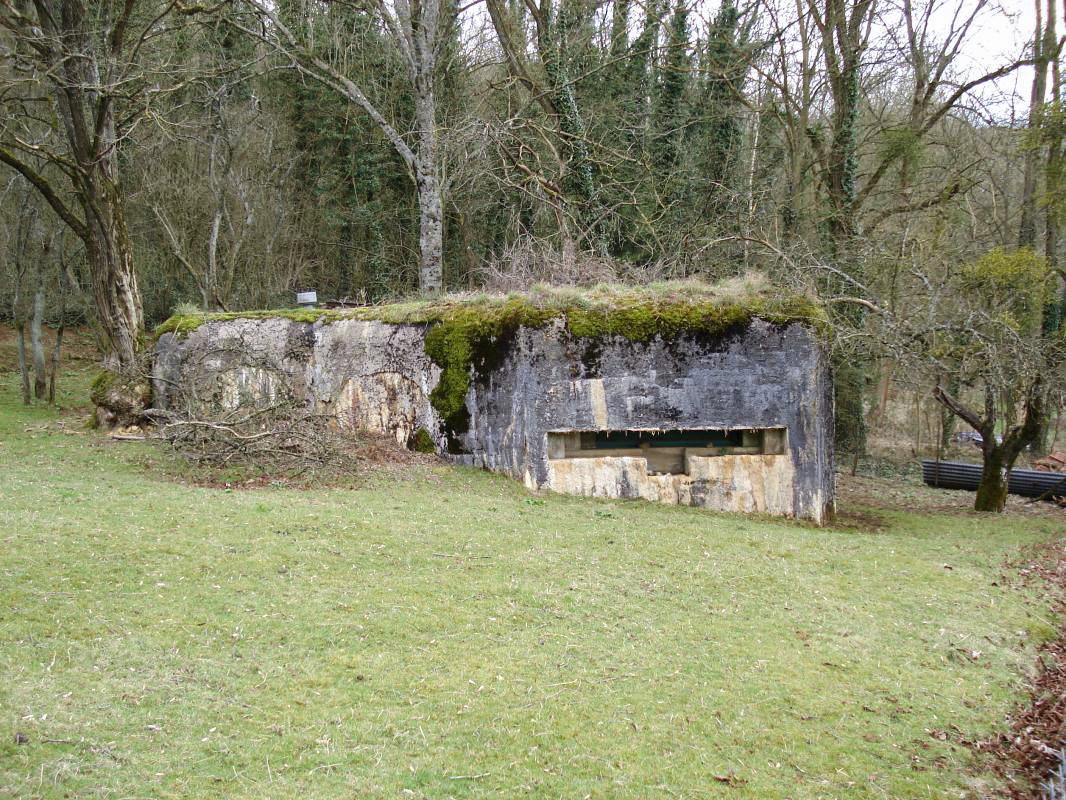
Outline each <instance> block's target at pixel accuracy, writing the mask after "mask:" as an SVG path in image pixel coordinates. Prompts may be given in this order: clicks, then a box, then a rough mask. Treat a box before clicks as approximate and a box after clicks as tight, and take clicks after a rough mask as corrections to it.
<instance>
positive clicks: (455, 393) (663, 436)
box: [153, 284, 834, 522]
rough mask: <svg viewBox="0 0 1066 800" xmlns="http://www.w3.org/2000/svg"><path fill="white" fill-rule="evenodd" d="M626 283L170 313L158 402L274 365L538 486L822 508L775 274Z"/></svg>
mask: <svg viewBox="0 0 1066 800" xmlns="http://www.w3.org/2000/svg"><path fill="white" fill-rule="evenodd" d="M686 286H689V287H690V286H691V284H687V285H686ZM641 291H644V290H626V292H627V294H625V295H623V296H622V297H621V298H620V299H619V298H618V297H612V298H610V299H609V300H610V301H609V302H603V303H602V307H601V308H592V309H591V310H590V308H589V304H588V303H585V302H582V303H581V304H577V305H575V304H574V303H572V302H571V301H570V300H568V299H565V298H564V300H562V301H560V300H559V299H558V298H554V299H553V298H549V299H547V300H545V299H543V298H529V297H524V298H522V297H520V298H517V299H516V298H515V297H514V296H509V297H507V298H502V299H498V300H491V299H490V300H485V299H471V300H465V301H462V302H455V301H442V302H438V303H437V304H434V303H424V304H405V305H404V306H391V307H390V306H382V307H377V308H367V309H354V310H346V311H344V312H332V311H317V312H316V311H308V310H300V311H299V312H273V313H272V312H253V313H251V314H249V315H247V316H242V315H240V314H229V315H200V316H198V317H196V318H192V319H178V320H172V321H171V322H169V323H167V325H166V326H164V328H163V329H162V330H161V332H160V334H159V336H158V340H157V345H156V354H155V355H156V358H155V380H154V384H153V386H154V391H155V404H156V405H157V406H158V407H160V408H177V407H180V406H181V405H182V402H183V399H182V398H183V392H184V391H186V390H190V389H195V395H196V397H197V398H199V399H200V400H202V401H205V402H217V403H222V404H229V405H232V404H233V403H248V402H254V400H255V398H253V397H250V396H248V393H249V392H251V393H253V394H254V392H255V391H256V387H257V386H259V385H260V384H262V383H263V382H262V381H251V382H244V383H242V385H241V391H240V392H235V391H234V389H233V386H231V385H230V384H232V383H233V380H232V376H233V375H235V374H243V372H245V371H247V370H248V369H252V370H253V371H254V370H260V369H263V368H264V367H263V365H269V371H271V372H272V373H276V374H281V373H284V374H285V377H286V383H287V384H288V385H291V386H293V387H296V391H297V394H298V397H297V402H299V403H305V404H307V405H308V407H311V408H314V409H315V410H316V411H317V412H320V413H322V414H324V415H327V416H328V417H329V418H330V419H333V420H335V424H337V425H341V426H348V427H352V428H359V429H363V430H370V431H374V432H379V433H384V434H387V435H390V436H393V437H394V438H395V439H396V440H397V441H398V442H401V443H402V442H411V441H416V440H417V441H418V442H419V443H420V447H421V446H422V445H427V446H432V448H433V449H435V450H436V451H437V452H438V453H439V454H441V455H442V456H443V457H445V458H448V459H449V460H451V461H453V462H455V463H459V464H465V465H470V466H476V467H482V468H485V469H489V470H492V471H495V472H501V473H504V474H507V475H511V476H513V477H515V478H517V479H519V480H521V481H523V482H524V483H525V485H526V486H528V487H529V488H531V489H534V490H551V491H557V492H564V493H571V494H581V495H588V496H593V497H609V498H642V499H645V500H650V501H654V502H662V503H678V504H683V505H692V506H698V507H703V508H708V509H717V510H726V511H740V512H761V513H768V514H776V515H784V516H792V517H800V518H806V519H811V520H814V521H816V522H821V521H822V520H823V519H824V518H825V516H826V514H827V513H828V512H830V511H831V510H832V507H833V496H834V492H833V452H832V438H831V437H832V429H833V416H832V414H833V407H832V388H831V380H830V374H829V367H828V359H827V356H826V352H825V347H824V345H823V343H822V338H821V335H820V332H819V319H820V317H819V310H818V309H817V308H816V307H813V306H812V304H810V302H809V301H806V300H805V299H803V300H802V301H798V300H796V299H795V298H782V297H781V296H779V295H777V294H776V293H775V292H773V290H772V289H765V290H763V289H758V290H756V291H755V292H754V293H753V294H749V295H748V296H745V297H743V298H741V299H737V298H726V299H723V298H721V297H719V296H717V295H714V294H713V290H710V289H709V290H708V295H709V296H699V295H697V296H695V297H693V296H692V294H693V293H692V291H691V289H687V290H686V292H685V294H683V295H681V296H680V297H677V296H675V295H673V294H672V295H670V296H669V297H668V298H667V299H664V298H663V297H662V296H661V295H660V294H655V293H654V292H660V293H661V291H662V290H661V289H658V290H647V291H645V292H644V294H643V295H642V294H641V293H640V292H641ZM205 354H210V355H209V357H205Z"/></svg>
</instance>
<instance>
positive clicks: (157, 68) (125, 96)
mask: <svg viewBox="0 0 1066 800" xmlns="http://www.w3.org/2000/svg"><path fill="white" fill-rule="evenodd" d="M171 8H172V3H171V2H170V1H169V0H123V2H115V0H103V2H101V3H91V4H90V3H88V2H85V0H33V2H29V3H17V2H15V1H14V0H0V28H2V29H3V30H4V31H5V32H6V36H5V37H4V38H3V39H0V57H2V59H3V61H4V62H5V66H4V72H3V73H2V75H0V83H2V85H3V89H4V92H3V95H2V100H0V102H2V104H3V114H4V121H3V122H2V123H0V163H4V164H6V165H7V166H9V167H11V168H12V169H14V170H16V171H17V172H19V173H20V174H21V175H22V176H23V177H24V178H25V179H26V180H27V181H28V182H29V183H30V184H31V185H32V186H33V187H34V188H35V189H36V190H37V191H38V192H39V193H40V194H41V196H42V197H43V198H44V199H45V201H47V203H48V205H49V206H50V207H51V208H52V210H53V211H54V212H55V213H56V214H57V215H58V216H59V218H60V219H61V220H62V221H63V222H64V223H65V224H66V225H67V226H69V228H70V229H71V230H72V231H73V232H74V233H75V234H76V235H77V237H78V238H79V239H80V240H81V241H82V244H83V246H84V249H85V255H86V259H87V261H88V264H89V275H90V281H91V292H92V296H93V300H94V306H95V310H96V315H97V317H98V320H99V323H100V325H101V327H102V329H103V331H104V333H105V335H106V338H107V342H108V346H109V350H110V352H109V353H108V356H107V362H108V364H109V366H110V367H111V368H113V369H115V370H118V371H126V370H132V369H133V368H134V365H135V363H136V360H137V355H138V351H139V350H140V337H141V332H142V330H143V327H144V314H143V311H142V307H141V295H140V291H139V289H138V285H137V275H136V272H135V270H134V260H133V248H132V246H131V243H130V237H129V232H128V230H127V225H126V208H125V197H124V195H123V189H122V176H121V174H120V169H119V163H120V162H119V151H120V149H121V147H122V146H123V144H124V142H125V141H126V140H127V139H128V137H129V135H130V133H131V131H132V130H133V129H134V128H135V127H136V126H137V125H138V124H139V123H140V122H141V121H142V120H143V119H144V118H145V117H146V116H147V115H149V114H150V113H151V111H150V109H151V103H150V100H151V98H152V97H153V96H154V95H155V94H157V93H158V92H159V91H160V90H161V89H160V86H161V84H162V83H163V82H165V81H168V80H170V79H171V76H170V74H169V73H170V69H169V66H170V65H169V64H168V63H167V62H166V58H165V57H163V56H162V55H161V54H160V53H158V52H155V53H153V54H152V55H153V61H154V63H153V64H152V67H151V69H149V70H146V69H143V68H142V66H141V65H142V62H143V61H145V60H147V55H148V53H147V52H146V51H148V50H151V49H153V48H154V45H155V43H156V40H157V39H158V38H159V37H160V36H161V35H162V34H163V32H164V28H163V21H164V19H165V18H166V17H167V14H168V12H169V11H170V9H171Z"/></svg>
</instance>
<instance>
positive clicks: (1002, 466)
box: [933, 377, 1045, 512]
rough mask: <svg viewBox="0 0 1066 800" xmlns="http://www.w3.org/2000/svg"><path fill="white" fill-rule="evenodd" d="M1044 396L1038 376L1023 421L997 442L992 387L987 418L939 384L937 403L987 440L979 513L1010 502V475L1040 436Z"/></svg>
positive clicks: (1000, 508) (988, 389) (935, 393)
mask: <svg viewBox="0 0 1066 800" xmlns="http://www.w3.org/2000/svg"><path fill="white" fill-rule="evenodd" d="M1044 395H1045V393H1044V386H1043V381H1042V379H1041V378H1039V377H1037V378H1035V379H1034V380H1033V382H1032V383H1031V384H1030V385H1029V387H1028V390H1027V391H1026V396H1025V410H1024V416H1023V419H1022V422H1021V423H1020V424H1018V425H1014V426H1012V427H1011V428H1010V429H1009V430H1007V431H1006V432H1004V434H1003V436H1002V438H1001V439H999V440H997V439H996V422H997V421H998V419H999V415H998V413H997V408H996V393H995V391H994V390H993V389H992V388H991V387H986V389H985V410H984V414H983V415H982V414H978V413H977V412H976V411H974V410H973V409H971V408H969V407H967V406H965V405H964V404H963V403H961V402H960V401H959V400H958V399H957V398H956V397H954V396H953V395H952V394H950V393H949V392H947V391H946V390H945V389H944V388H943V387H942V386H939V385H938V386H937V387H936V388H935V389H934V390H933V397H934V398H936V400H937V402H939V403H940V404H941V405H943V406H944V407H945V408H947V409H948V410H949V411H951V412H952V413H953V414H955V415H956V416H957V417H959V418H960V419H962V420H964V421H966V422H968V423H969V424H970V425H971V426H973V428H974V430H976V431H977V432H978V433H980V434H981V436H982V438H983V440H984V441H983V443H982V445H981V454H982V457H983V469H982V473H981V482H980V483H979V484H978V485H977V497H976V498H975V500H974V510H975V511H995V512H1000V511H1003V508H1004V506H1005V505H1006V503H1007V476H1008V475H1009V474H1010V471H1011V468H1012V467H1013V466H1014V462H1015V460H1016V459H1017V458H1018V454H1019V453H1021V452H1022V450H1024V449H1025V448H1026V447H1028V446H1029V445H1030V444H1032V443H1033V442H1034V441H1036V437H1037V436H1038V435H1039V433H1040V420H1041V418H1042V417H1043V415H1044V406H1045V397H1044Z"/></svg>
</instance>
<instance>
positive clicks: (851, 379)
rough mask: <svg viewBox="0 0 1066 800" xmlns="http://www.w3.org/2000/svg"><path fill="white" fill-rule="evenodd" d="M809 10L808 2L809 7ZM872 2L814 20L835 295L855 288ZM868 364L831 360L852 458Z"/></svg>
mask: <svg viewBox="0 0 1066 800" xmlns="http://www.w3.org/2000/svg"><path fill="white" fill-rule="evenodd" d="M812 6H813V3H812ZM872 8H873V0H850V2H849V1H848V0H831V2H827V3H826V5H825V9H824V16H821V17H819V18H817V19H816V25H817V27H818V28H819V32H820V33H821V35H822V43H823V51H824V52H823V58H824V59H825V65H826V74H827V76H828V78H829V87H830V92H831V94H832V97H833V113H832V138H831V140H830V144H829V150H828V153H827V154H826V161H827V169H826V170H825V173H824V175H823V184H824V188H825V192H826V196H827V199H828V205H829V208H828V220H827V232H828V238H829V250H830V254H831V257H832V258H833V259H834V261H835V262H836V267H837V269H838V270H839V272H840V273H841V274H842V275H844V276H847V277H849V278H851V279H852V281H854V282H855V283H851V282H847V283H848V284H849V285H843V282H845V279H844V278H842V277H841V278H834V279H833V280H834V281H835V282H838V283H840V284H841V285H837V286H834V287H833V289H834V291H836V292H839V293H846V292H850V291H851V290H852V286H854V285H855V284H858V285H861V284H862V282H863V278H862V272H863V270H862V262H861V259H860V257H859V254H858V253H857V252H856V249H857V247H856V246H857V234H858V227H857V224H856V211H857V209H856V196H857V192H856V182H857V180H858V169H859V157H858V120H859V103H860V99H861V92H860V88H861V87H860V85H859V79H860V73H861V66H862V54H863V50H864V41H863V35H864V30H865V28H866V25H867V22H868V18H869V16H870V14H871V13H872ZM845 308H846V310H845V312H844V313H845V314H846V315H847V317H846V320H845V322H846V323H847V325H848V327H849V328H855V329H858V328H861V327H862V326H863V317H864V313H863V308H862V306H859V305H853V304H848V305H847V306H845ZM867 370H868V365H867V364H866V362H865V360H864V359H862V358H861V357H859V356H856V355H854V354H849V355H847V356H844V357H840V356H838V357H837V363H836V365H835V375H836V381H835V393H836V404H837V416H836V439H837V446H838V447H839V448H840V449H842V450H847V451H849V452H852V453H855V454H861V453H865V452H866V415H865V413H864V406H863V398H864V393H865V387H866V373H867Z"/></svg>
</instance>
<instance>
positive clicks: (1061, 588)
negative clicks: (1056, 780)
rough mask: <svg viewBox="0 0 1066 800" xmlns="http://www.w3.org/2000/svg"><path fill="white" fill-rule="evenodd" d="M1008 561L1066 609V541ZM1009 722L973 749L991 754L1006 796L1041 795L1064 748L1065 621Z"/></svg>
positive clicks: (1030, 799)
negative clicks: (1026, 697) (1026, 698)
mask: <svg viewBox="0 0 1066 800" xmlns="http://www.w3.org/2000/svg"><path fill="white" fill-rule="evenodd" d="M1012 566H1013V567H1014V569H1016V570H1017V571H1018V574H1019V576H1020V582H1022V583H1032V582H1034V581H1035V582H1037V583H1038V584H1039V585H1040V586H1041V587H1042V588H1046V589H1047V590H1048V591H1050V592H1051V594H1052V596H1053V597H1054V602H1055V606H1056V610H1057V611H1058V612H1059V613H1060V614H1061V613H1062V612H1063V611H1064V610H1066V540H1059V541H1056V542H1051V543H1047V544H1044V545H1039V546H1036V547H1033V548H1031V549H1030V550H1029V551H1027V553H1026V557H1025V559H1024V560H1023V561H1021V563H1020V564H1019V563H1015V564H1014V565H1012ZM1019 567H1020V568H1019ZM1010 722H1011V725H1010V731H1009V732H1008V733H1004V734H1001V735H1000V736H998V737H996V738H995V739H992V740H990V741H985V742H979V743H977V745H976V748H977V750H978V751H979V752H981V753H984V754H986V755H988V756H990V757H991V759H992V767H993V769H994V770H995V772H996V773H998V774H999V775H1000V777H1001V778H1002V779H1003V781H1004V784H1005V785H1006V787H1007V796H1008V797H1010V798H1012V799H1013V800H1039V799H1040V798H1043V797H1044V794H1043V791H1042V789H1043V787H1042V783H1043V781H1044V780H1045V779H1046V778H1047V777H1048V776H1049V775H1050V774H1051V773H1052V772H1053V771H1054V770H1055V769H1056V768H1057V767H1058V766H1059V762H1060V758H1059V753H1060V752H1061V751H1062V749H1063V747H1066V625H1063V626H1062V627H1060V629H1059V635H1058V637H1057V638H1055V639H1052V640H1050V641H1048V642H1046V643H1045V644H1044V645H1043V647H1041V648H1040V654H1039V658H1038V659H1037V668H1036V675H1035V677H1034V678H1033V680H1032V682H1031V683H1030V686H1029V701H1028V702H1027V703H1026V704H1025V705H1024V706H1023V707H1022V708H1020V709H1018V710H1017V711H1016V712H1015V713H1014V714H1013V715H1012V717H1011V720H1010Z"/></svg>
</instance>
